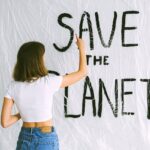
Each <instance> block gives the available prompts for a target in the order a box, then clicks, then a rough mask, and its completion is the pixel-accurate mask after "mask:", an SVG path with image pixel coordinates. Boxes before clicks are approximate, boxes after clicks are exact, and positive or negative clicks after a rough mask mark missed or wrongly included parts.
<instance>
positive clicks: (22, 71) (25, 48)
mask: <svg viewBox="0 0 150 150" xmlns="http://www.w3.org/2000/svg"><path fill="white" fill-rule="evenodd" d="M44 53H45V47H44V45H43V44H42V43H40V42H37V41H30V42H26V43H24V44H23V45H22V46H21V47H20V48H19V51H18V54H17V62H16V64H15V67H14V70H13V78H14V80H15V81H23V82H24V81H27V82H30V81H31V80H33V77H36V78H39V77H42V76H45V75H47V74H48V70H47V69H46V67H45V65H44V59H43V55H44Z"/></svg>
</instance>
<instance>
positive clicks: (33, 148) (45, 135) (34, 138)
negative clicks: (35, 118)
mask: <svg viewBox="0 0 150 150" xmlns="http://www.w3.org/2000/svg"><path fill="white" fill-rule="evenodd" d="M16 150H59V140H58V136H57V133H56V129H55V127H54V126H53V127H52V131H51V132H42V131H41V129H40V128H37V127H33V128H26V127H23V126H22V127H21V131H20V133H19V136H18V141H17V147H16Z"/></svg>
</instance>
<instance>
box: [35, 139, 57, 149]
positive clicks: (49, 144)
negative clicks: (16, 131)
mask: <svg viewBox="0 0 150 150" xmlns="http://www.w3.org/2000/svg"><path fill="white" fill-rule="evenodd" d="M54 146H55V143H54V141H53V140H52V141H47V140H44V139H43V141H39V142H36V144H35V149H36V150H44V149H45V150H46V149H48V150H54Z"/></svg>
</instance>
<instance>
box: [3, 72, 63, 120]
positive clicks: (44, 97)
mask: <svg viewBox="0 0 150 150" xmlns="http://www.w3.org/2000/svg"><path fill="white" fill-rule="evenodd" d="M62 79H63V76H61V75H53V74H48V75H46V76H44V77H41V78H39V79H37V80H36V81H34V82H30V83H28V82H26V81H25V82H18V81H15V80H12V81H11V82H10V83H9V85H8V86H7V89H6V91H5V95H4V97H7V98H8V99H13V100H14V102H15V104H16V106H17V108H18V111H19V113H20V115H21V118H22V120H23V121H25V122H41V121H46V120H49V119H51V118H52V105H53V94H54V93H55V92H56V91H58V90H59V88H60V85H61V82H62Z"/></svg>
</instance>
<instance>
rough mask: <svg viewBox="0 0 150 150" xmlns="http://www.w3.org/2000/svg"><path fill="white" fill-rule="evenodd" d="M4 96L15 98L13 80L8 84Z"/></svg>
mask: <svg viewBox="0 0 150 150" xmlns="http://www.w3.org/2000/svg"><path fill="white" fill-rule="evenodd" d="M4 97H6V98H8V99H14V96H13V82H10V83H9V84H8V85H7V88H6V90H5V93H4Z"/></svg>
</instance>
